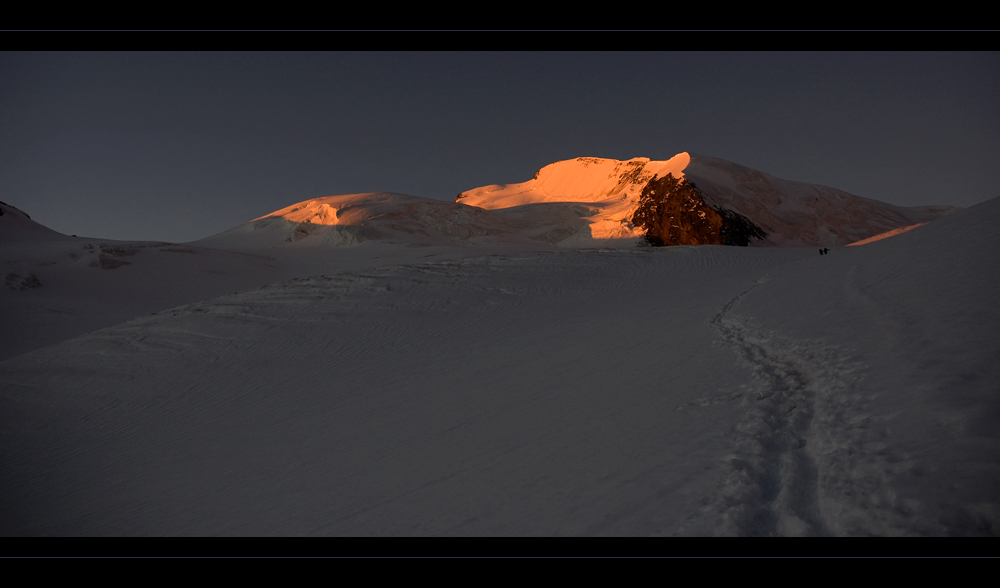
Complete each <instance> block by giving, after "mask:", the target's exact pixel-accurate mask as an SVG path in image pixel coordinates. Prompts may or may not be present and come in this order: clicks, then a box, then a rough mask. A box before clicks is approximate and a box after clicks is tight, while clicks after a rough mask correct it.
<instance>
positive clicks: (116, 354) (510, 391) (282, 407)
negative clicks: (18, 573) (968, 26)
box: [0, 200, 1000, 536]
mask: <svg viewBox="0 0 1000 588" xmlns="http://www.w3.org/2000/svg"><path fill="white" fill-rule="evenodd" d="M998 226H1000V200H992V201H989V202H986V203H984V204H981V205H978V206H976V207H973V208H970V209H968V210H965V211H961V212H957V213H955V214H953V215H949V216H947V217H946V218H942V219H940V220H938V221H935V222H934V223H930V224H928V225H926V226H923V227H919V228H917V229H914V230H912V231H909V232H906V233H904V234H900V235H898V236H895V237H893V238H891V239H884V240H881V241H878V242H874V243H871V244H868V245H865V246H863V247H851V248H837V249H835V250H832V251H831V253H830V255H825V256H819V255H818V254H817V253H816V251H815V249H812V248H808V249H804V248H740V247H721V246H701V247H694V246H692V247H669V248H655V249H654V248H645V249H639V248H633V249H619V250H583V251H573V250H571V251H548V252H522V253H515V254H504V255H493V256H480V257H471V258H466V259H461V260H450V261H436V262H432V263H424V264H415V265H409V266H403V265H394V266H386V267H381V268H373V269H368V270H363V271H344V272H337V273H334V274H331V275H328V276H322V277H313V278H308V279H299V280H293V281H289V282H284V283H278V284H273V285H270V286H267V287H264V288H262V289H258V290H250V291H245V292H241V293H238V294H233V295H227V296H223V297H220V298H215V299H212V300H208V301H204V302H199V303H195V304H190V305H187V306H182V307H178V308H175V309H171V310H168V311H164V312H159V313H157V314H154V315H150V316H145V317H142V318H138V319H135V320H132V321H130V322H127V323H124V324H121V325H118V326H114V327H111V328H107V329H103V330H101V331H96V332H93V333H90V334H87V335H83V336H81V337H78V338H76V339H73V340H70V341H66V342H63V343H60V344H58V345H53V346H50V347H46V348H44V349H40V350H37V351H34V352H32V353H27V354H24V355H20V356H18V357H15V358H12V359H9V360H7V361H4V362H0V406H2V410H0V419H2V420H0V439H2V442H0V464H2V467H0V487H2V488H3V489H4V500H3V501H2V502H0V532H2V533H3V534H4V535H8V536H12V535H47V534H51V535H413V534H418V535H431V534H440V535H525V534H544V535H996V534H1000V468H998V467H997V464H998V463H1000V427H997V419H998V418H1000V396H998V389H997V382H1000V363H998V362H997V361H996V358H997V357H1000V339H998V338H997V336H996V333H997V332H998V331H1000V307H998V306H997V305H996V304H995V299H996V295H997V292H998V283H997V280H998V278H997V277H996V272H995V271H994V269H995V268H996V267H997V266H998V263H1000V259H998V256H1000V233H998V230H997V227H998Z"/></svg>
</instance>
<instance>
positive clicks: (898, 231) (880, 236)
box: [847, 223, 927, 247]
mask: <svg viewBox="0 0 1000 588" xmlns="http://www.w3.org/2000/svg"><path fill="white" fill-rule="evenodd" d="M926 224H927V223H917V224H915V225H910V226H908V227H899V228H898V229H893V230H891V231H886V232H884V233H880V234H878V235H875V236H874V237H868V238H867V239H862V240H860V241H855V242H854V243H848V244H847V247H854V246H855V245H867V244H869V243H874V242H875V241H881V240H882V239H888V238H889V237H895V236H896V235H900V234H902V233H905V232H906V231H909V230H912V229H915V228H917V227H922V226H924V225H926Z"/></svg>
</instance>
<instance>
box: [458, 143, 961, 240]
mask: <svg viewBox="0 0 1000 588" xmlns="http://www.w3.org/2000/svg"><path fill="white" fill-rule="evenodd" d="M666 174H671V175H673V176H674V177H676V178H681V177H683V178H685V179H686V180H687V181H690V182H692V183H694V184H695V185H696V186H697V187H698V189H699V191H700V192H701V193H702V195H703V197H704V200H705V202H706V203H707V204H708V205H710V206H712V207H714V208H722V209H725V210H728V211H733V212H736V213H739V214H741V215H743V216H745V217H746V218H747V219H749V220H750V221H752V222H753V223H755V224H756V225H758V226H759V227H760V228H762V229H763V230H764V231H765V232H766V233H767V238H766V239H763V240H754V241H752V242H751V244H753V245H771V246H783V247H787V246H818V245H826V246H836V245H846V244H848V243H851V242H853V241H858V240H860V239H864V238H868V237H871V236H873V235H876V234H879V233H883V232H885V231H888V230H892V229H896V228H899V227H902V226H906V225H912V224H915V223H919V222H927V221H930V220H933V219H935V218H938V217H940V216H942V215H944V214H947V213H949V212H953V211H954V210H956V209H955V208H953V207H949V206H934V207H920V208H904V207H899V206H893V205H891V204H886V203H884V202H878V201H876V200H870V199H867V198H860V197H858V196H854V195H852V194H848V193H847V192H843V191H841V190H836V189H833V188H828V187H826V186H819V185H814V184H804V183H801V182H792V181H789V180H782V179H779V178H775V177H773V176H770V175H768V174H765V173H762V172H759V171H756V170H753V169H750V168H748V167H744V166H741V165H738V164H735V163H732V162H729V161H725V160H722V159H718V158H714V157H709V156H705V155H697V154H688V153H680V154H678V155H675V156H674V157H672V158H671V159H669V160H667V161H651V160H649V159H648V158H644V157H640V158H635V159H630V160H628V161H618V160H615V159H601V158H595V157H581V158H578V159H571V160H567V161H559V162H556V163H552V164H550V165H547V166H545V167H543V168H542V169H540V170H539V171H538V173H536V174H535V177H534V178H532V179H531V180H528V181H527V182H522V183H519V184H497V185H492V186H484V187H482V188H476V189H474V190H469V191H467V192H463V193H461V194H459V196H458V202H463V203H465V204H469V205H472V206H478V207H482V208H486V209H489V210H491V211H493V212H496V213H497V214H498V215H500V216H501V217H504V218H507V219H508V220H510V221H512V222H513V223H514V224H517V222H519V223H520V224H518V226H520V227H522V228H523V229H524V230H526V231H528V232H529V234H530V235H531V236H532V237H535V238H542V239H546V240H549V241H554V242H558V244H559V245H560V246H572V247H593V246H595V245H601V246H615V245H627V244H628V245H630V244H632V243H634V242H635V240H636V239H637V238H638V237H640V236H641V235H642V234H643V233H642V231H641V230H640V229H639V228H637V227H635V226H633V225H632V222H631V220H632V215H633V213H634V212H635V209H636V207H637V205H638V200H639V196H640V194H641V193H642V190H643V187H644V186H645V185H646V183H647V182H649V180H651V179H652V178H653V177H657V176H658V177H663V176H664V175H666ZM570 212H575V214H569V213H570ZM557 215H562V217H561V218H560V217H558V216H557ZM514 219H516V222H514ZM532 229H534V230H533V231H532Z"/></svg>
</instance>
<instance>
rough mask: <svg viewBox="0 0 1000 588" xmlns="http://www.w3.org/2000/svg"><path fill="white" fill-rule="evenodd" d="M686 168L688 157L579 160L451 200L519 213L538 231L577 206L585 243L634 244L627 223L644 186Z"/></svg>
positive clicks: (634, 233)
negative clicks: (628, 241)
mask: <svg viewBox="0 0 1000 588" xmlns="http://www.w3.org/2000/svg"><path fill="white" fill-rule="evenodd" d="M690 163H691V156H690V155H688V154H687V153H679V154H677V155H675V156H673V157H671V158H670V159H668V160H666V161H652V160H650V159H649V158H648V157H636V158H633V159H629V160H627V161H619V160H617V159H603V158H599V157H579V158H577V159H570V160H567V161H557V162H555V163H551V164H549V165H547V166H545V167H543V168H542V169H540V170H538V173H536V174H535V177H534V178H532V179H530V180H528V181H527V182H521V183H518V184H493V185H489V186H483V187H481V188H475V189H473V190H468V191H466V192H462V193H461V194H459V196H458V198H457V199H456V200H457V201H458V202H461V203H462V204H468V205H470V206H477V207H479V208H485V209H487V210H510V209H515V208H517V207H523V208H522V210H523V211H524V212H525V213H527V212H529V211H530V213H531V217H532V218H531V219H530V222H529V219H527V218H522V219H518V220H521V221H522V222H529V224H536V223H537V224H538V225H546V224H550V223H549V222H546V221H554V220H556V219H555V218H552V219H546V217H547V216H556V215H558V214H560V213H561V212H564V210H565V208H566V206H565V205H566V204H574V203H575V204H578V205H579V206H578V207H576V208H577V210H576V213H577V215H579V217H580V223H581V224H584V225H589V226H587V227H586V228H587V229H589V230H585V231H582V233H585V234H586V235H585V236H586V237H587V238H588V240H589V239H634V238H637V237H640V236H642V234H643V231H642V229H640V228H637V227H635V226H633V225H632V222H631V220H632V214H633V213H634V212H635V209H636V204H637V202H638V199H639V195H640V193H641V192H642V188H643V186H645V185H646V184H647V183H648V182H649V180H651V179H653V177H654V176H658V177H663V176H665V175H667V174H671V175H673V176H674V177H675V178H678V179H680V178H682V177H684V168H686V167H687V166H688V164H690ZM556 203H559V204H557V205H556ZM546 204H553V205H555V206H544V205H546ZM532 205H543V206H532ZM510 212H514V211H513V210H510ZM546 213H548V214H546ZM576 233H580V231H576Z"/></svg>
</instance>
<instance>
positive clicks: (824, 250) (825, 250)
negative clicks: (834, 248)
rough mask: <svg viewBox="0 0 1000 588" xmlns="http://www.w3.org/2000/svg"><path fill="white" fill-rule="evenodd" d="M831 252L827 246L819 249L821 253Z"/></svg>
mask: <svg viewBox="0 0 1000 588" xmlns="http://www.w3.org/2000/svg"><path fill="white" fill-rule="evenodd" d="M829 252H830V250H829V249H827V248H826V247H824V248H822V249H820V250H819V254H820V255H826V254H827V253H829Z"/></svg>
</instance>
